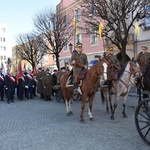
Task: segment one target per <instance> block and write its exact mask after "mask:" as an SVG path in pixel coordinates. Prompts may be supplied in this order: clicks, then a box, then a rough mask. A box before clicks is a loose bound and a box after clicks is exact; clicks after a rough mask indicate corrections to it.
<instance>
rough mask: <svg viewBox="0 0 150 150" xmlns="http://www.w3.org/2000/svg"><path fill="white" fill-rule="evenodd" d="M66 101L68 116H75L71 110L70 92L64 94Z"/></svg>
mask: <svg viewBox="0 0 150 150" xmlns="http://www.w3.org/2000/svg"><path fill="white" fill-rule="evenodd" d="M63 94H64V100H65V104H66V111H67V116H71V115H72V114H73V112H72V110H71V98H70V95H69V94H68V92H67V91H66V92H64V93H63Z"/></svg>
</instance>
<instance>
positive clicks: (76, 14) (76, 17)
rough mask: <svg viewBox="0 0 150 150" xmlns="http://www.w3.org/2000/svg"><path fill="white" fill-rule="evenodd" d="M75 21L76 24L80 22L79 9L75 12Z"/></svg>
mask: <svg viewBox="0 0 150 150" xmlns="http://www.w3.org/2000/svg"><path fill="white" fill-rule="evenodd" d="M75 19H76V21H77V22H80V21H81V10H80V9H79V8H78V9H76V10H75Z"/></svg>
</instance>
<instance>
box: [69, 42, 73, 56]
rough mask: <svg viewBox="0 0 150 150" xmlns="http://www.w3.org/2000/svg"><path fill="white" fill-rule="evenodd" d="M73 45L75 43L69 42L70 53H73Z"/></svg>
mask: <svg viewBox="0 0 150 150" xmlns="http://www.w3.org/2000/svg"><path fill="white" fill-rule="evenodd" d="M72 47H73V45H72V44H71V43H70V44H69V50H70V53H71V54H72Z"/></svg>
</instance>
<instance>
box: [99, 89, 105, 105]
mask: <svg viewBox="0 0 150 150" xmlns="http://www.w3.org/2000/svg"><path fill="white" fill-rule="evenodd" d="M100 92H101V101H102V103H103V104H104V103H105V96H104V91H103V90H102V89H101V88H100Z"/></svg>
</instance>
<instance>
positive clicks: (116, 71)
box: [110, 70, 119, 80]
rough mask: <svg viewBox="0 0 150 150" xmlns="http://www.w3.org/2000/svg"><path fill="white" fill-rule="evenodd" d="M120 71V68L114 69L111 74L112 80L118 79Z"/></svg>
mask: <svg viewBox="0 0 150 150" xmlns="http://www.w3.org/2000/svg"><path fill="white" fill-rule="evenodd" d="M118 73H119V71H118V70H115V71H113V72H112V73H111V74H110V78H111V79H112V80H117V79H118Z"/></svg>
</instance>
